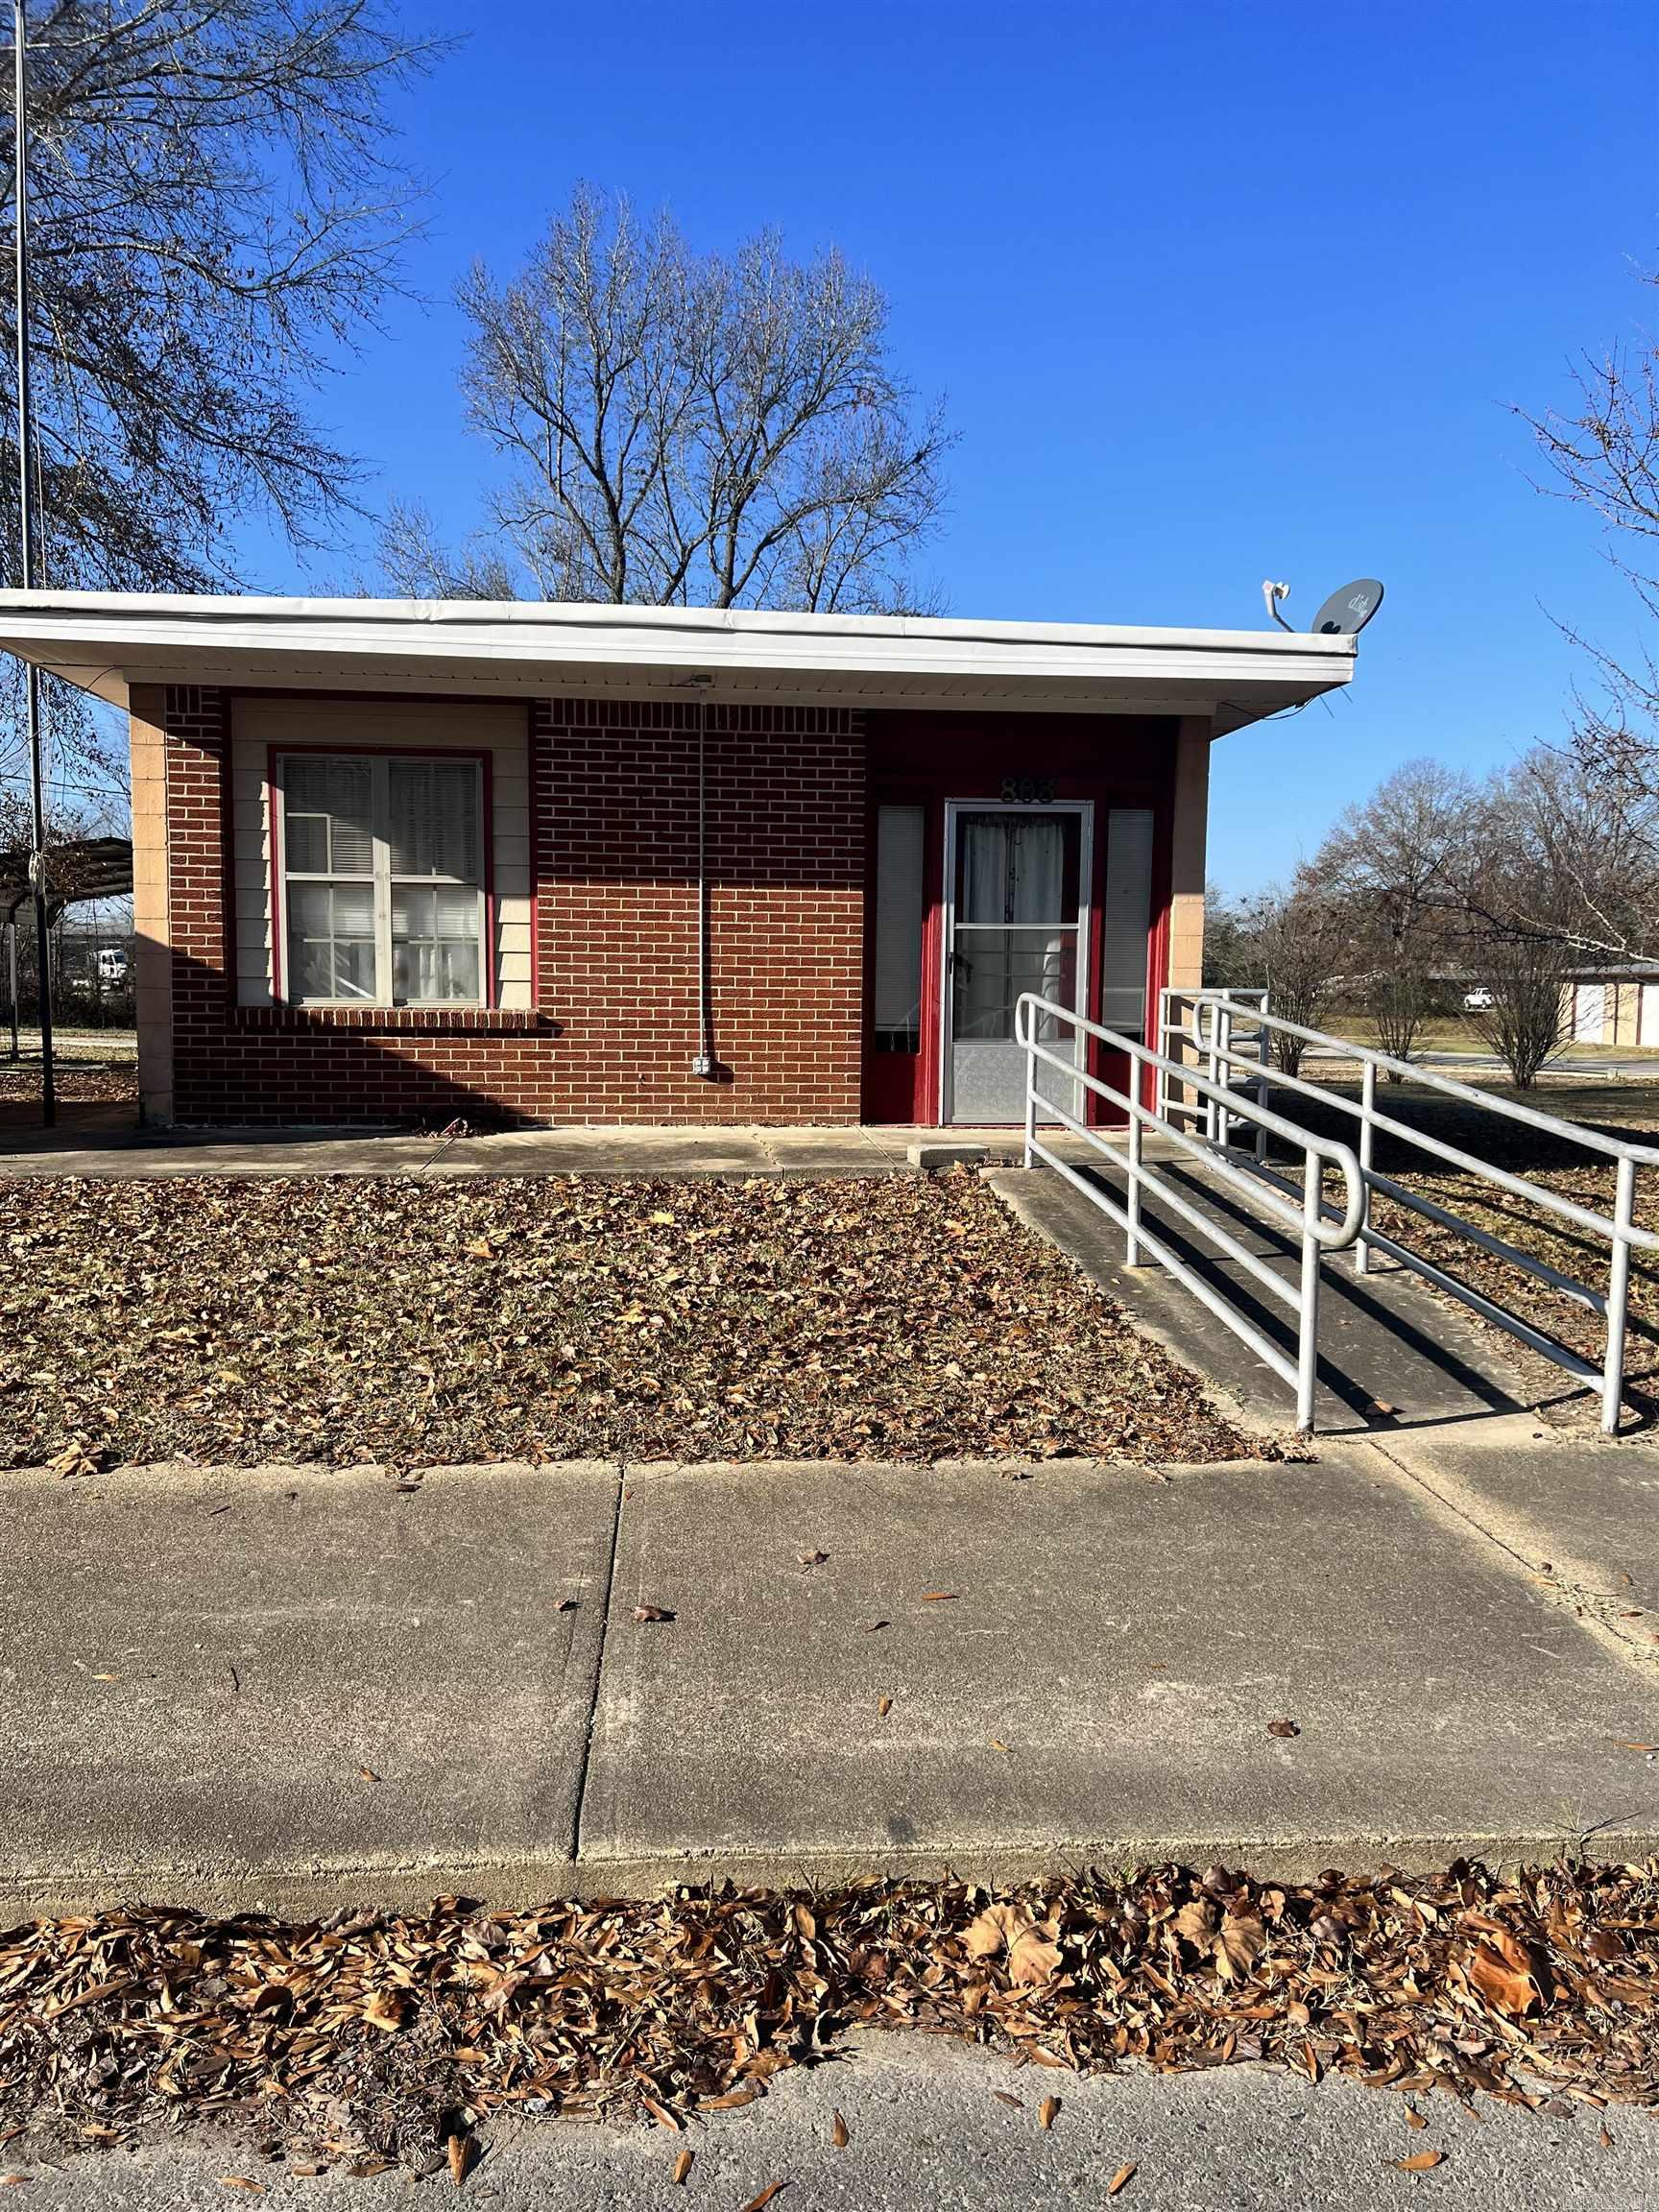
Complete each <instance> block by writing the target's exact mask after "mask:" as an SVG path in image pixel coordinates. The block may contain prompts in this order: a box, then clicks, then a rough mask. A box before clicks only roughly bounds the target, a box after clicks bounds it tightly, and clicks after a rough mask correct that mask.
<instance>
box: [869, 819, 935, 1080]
mask: <svg viewBox="0 0 1659 2212" xmlns="http://www.w3.org/2000/svg"><path fill="white" fill-rule="evenodd" d="M925 819H926V817H925V814H924V811H923V809H922V808H921V807H920V806H878V808H877V809H876V992H875V1003H874V1009H873V1011H874V1016H875V1019H874V1022H873V1026H874V1029H875V1032H876V1035H875V1045H876V1049H877V1051H878V1052H916V1051H919V1050H920V1049H921V1046H922V847H923V826H924V822H925Z"/></svg>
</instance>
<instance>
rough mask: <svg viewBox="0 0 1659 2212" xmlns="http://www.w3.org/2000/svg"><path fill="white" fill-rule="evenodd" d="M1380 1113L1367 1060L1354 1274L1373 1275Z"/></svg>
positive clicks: (1361, 1077) (1362, 1073) (1361, 1079)
mask: <svg viewBox="0 0 1659 2212" xmlns="http://www.w3.org/2000/svg"><path fill="white" fill-rule="evenodd" d="M1376 1111H1377V1063H1376V1061H1375V1060H1367V1061H1366V1062H1365V1063H1364V1065H1363V1067H1362V1068H1361V1070H1360V1073H1359V1173H1360V1175H1361V1176H1362V1177H1363V1178H1364V1180H1365V1211H1364V1213H1363V1214H1362V1215H1361V1216H1360V1221H1359V1236H1358V1240H1357V1241H1356V1243H1355V1246H1354V1272H1355V1274H1356V1275H1364V1274H1368V1273H1369V1272H1370V1262H1369V1260H1368V1258H1367V1256H1366V1250H1365V1231H1366V1230H1367V1229H1369V1228H1370V1226H1371V1181H1370V1177H1371V1153H1372V1148H1373V1146H1374V1145H1375V1143H1376V1141H1377V1129H1376V1124H1375V1122H1374V1121H1373V1119H1372V1117H1373V1115H1375V1113H1376Z"/></svg>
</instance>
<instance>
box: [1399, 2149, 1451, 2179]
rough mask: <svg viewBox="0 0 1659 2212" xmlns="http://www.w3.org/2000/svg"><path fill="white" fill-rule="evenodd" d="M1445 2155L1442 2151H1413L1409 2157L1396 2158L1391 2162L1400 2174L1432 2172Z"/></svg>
mask: <svg viewBox="0 0 1659 2212" xmlns="http://www.w3.org/2000/svg"><path fill="white" fill-rule="evenodd" d="M1445 2157H1446V2153H1445V2152H1444V2151H1413V2152H1412V2153H1411V2155H1410V2157H1409V2158H1396V2159H1394V2160H1392V2161H1391V2163H1392V2164H1393V2165H1395V2166H1397V2167H1398V2168H1399V2169H1400V2171H1401V2173H1402V2174H1432V2173H1433V2171H1434V2169H1435V2167H1436V2166H1439V2165H1441V2164H1442V2163H1443V2162H1444V2160H1445Z"/></svg>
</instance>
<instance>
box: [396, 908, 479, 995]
mask: <svg viewBox="0 0 1659 2212" xmlns="http://www.w3.org/2000/svg"><path fill="white" fill-rule="evenodd" d="M480 934H481V933H480V927H479V909H478V894H477V892H476V891H472V890H468V889H464V888H462V887H461V886H459V885H453V886H452V885H448V884H443V885H437V884H435V885H433V886H432V888H430V889H427V888H425V887H424V886H422V885H421V884H419V883H415V884H410V883H397V884H394V886H393V890H392V996H393V997H394V998H397V999H399V1000H404V1001H407V1002H409V1003H411V1004H415V1005H419V1004H421V1003H423V1002H435V1001H441V1000H445V999H455V998H460V999H466V1000H468V1001H469V1002H470V1003H472V1004H474V1005H475V1004H476V1003H477V1002H478V998H479V989H478V977H479V973H480V962H479V950H480Z"/></svg>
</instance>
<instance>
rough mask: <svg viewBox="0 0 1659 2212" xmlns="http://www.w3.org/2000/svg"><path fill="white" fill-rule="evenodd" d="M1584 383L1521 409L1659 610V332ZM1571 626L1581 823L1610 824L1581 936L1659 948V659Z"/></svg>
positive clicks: (1560, 483)
mask: <svg viewBox="0 0 1659 2212" xmlns="http://www.w3.org/2000/svg"><path fill="white" fill-rule="evenodd" d="M1645 281H1646V282H1647V283H1649V284H1654V283H1659V277H1656V276H1647V278H1646V279H1645ZM1575 383H1576V388H1577V402H1576V405H1575V408H1573V409H1570V410H1568V411H1565V412H1554V411H1552V412H1550V413H1547V414H1545V415H1542V416H1537V417H1534V416H1530V415H1526V414H1525V411H1524V410H1519V409H1518V410H1517V412H1518V413H1521V414H1523V419H1524V420H1525V421H1527V424H1528V426H1529V427H1530V429H1531V431H1532V434H1533V437H1534V439H1535V441H1536V443H1537V445H1538V449H1539V451H1540V453H1541V454H1542V455H1543V457H1544V459H1545V461H1546V463H1547V464H1548V466H1549V468H1550V470H1551V475H1552V477H1553V479H1554V481H1553V484H1552V485H1551V487H1549V488H1550V489H1551V490H1552V491H1554V492H1555V493H1556V494H1557V495H1558V496H1560V497H1563V498H1567V499H1571V500H1573V501H1575V502H1576V503H1578V504H1579V505H1581V506H1584V507H1586V508H1588V509H1589V510H1590V512H1591V513H1592V514H1593V515H1594V516H1595V517H1597V518H1598V520H1599V523H1600V525H1601V528H1602V530H1603V532H1604V534H1605V537H1606V541H1607V549H1608V553H1609V557H1610V558H1611V559H1612V561H1613V562H1614V564H1615V565H1616V566H1617V567H1618V568H1619V569H1620V570H1621V571H1622V572H1623V574H1624V576H1625V577H1626V578H1627V579H1628V580H1629V582H1630V584H1631V586H1632V588H1633V589H1634V591H1635V592H1636V595H1637V598H1638V600H1639V602H1640V604H1641V606H1642V607H1643V609H1644V610H1645V612H1646V613H1647V615H1648V616H1649V617H1659V341H1656V340H1655V338H1654V336H1653V335H1652V333H1651V332H1644V333H1642V334H1641V335H1639V336H1638V337H1637V338H1635V339H1634V340H1633V341H1632V342H1630V343H1629V344H1626V345H1624V346H1616V347H1613V348H1612V349H1609V350H1608V351H1607V352H1606V353H1605V354H1603V355H1602V356H1600V357H1599V358H1595V357H1591V356H1587V357H1586V358H1585V359H1584V360H1583V361H1582V362H1581V363H1580V365H1579V368H1578V370H1577V373H1576V376H1575ZM1562 627H1563V630H1564V633H1565V635H1566V636H1567V637H1570V638H1571V639H1572V640H1573V641H1574V642H1575V644H1578V645H1580V646H1582V647H1583V648H1584V650H1585V652H1586V653H1587V654H1588V656H1589V658H1590V661H1591V663H1592V667H1593V669H1594V672H1595V685H1596V688H1595V691H1594V692H1593V693H1591V694H1590V695H1588V696H1586V695H1583V694H1580V695H1579V696H1577V697H1576V698H1575V702H1574V712H1573V723H1572V731H1571V735H1570V738H1569V741H1568V743H1567V745H1566V746H1565V747H1563V748H1560V749H1558V750H1559V751H1560V753H1561V754H1562V757H1564V758H1565V759H1566V761H1567V762H1568V763H1569V765H1570V768H1571V770H1572V772H1573V773H1572V777H1571V779H1570V783H1575V784H1576V790H1575V791H1574V792H1573V793H1572V797H1573V801H1574V805H1573V808H1572V812H1573V813H1574V814H1575V816H1576V817H1577V827H1578V828H1579V829H1581V828H1582V827H1583V825H1584V822H1585V821H1586V820H1587V819H1592V818H1593V819H1594V820H1595V822H1596V824H1597V826H1598V829H1599V838H1598V840H1597V841H1596V842H1595V843H1594V844H1593V845H1592V846H1591V847H1590V848H1588V849H1586V848H1584V847H1583V846H1582V844H1581V845H1580V849H1579V851H1578V853H1577V855H1576V858H1575V874H1576V877H1577V878H1578V885H1579V890H1580V894H1581V896H1580V900H1579V906H1578V911H1576V912H1575V914H1574V915H1573V916H1572V918H1571V927H1572V931H1573V935H1574V940H1575V943H1576V944H1577V945H1578V946H1579V947H1580V948H1581V949H1582V950H1586V951H1594V952H1598V953H1602V954H1613V955H1616V956H1619V957H1622V958H1626V959H1630V958H1638V957H1651V956H1652V955H1653V953H1654V952H1655V950H1659V661H1656V660H1655V657H1654V653H1653V652H1652V650H1647V651H1644V652H1643V653H1642V654H1641V655H1640V656H1639V657H1638V659H1636V660H1635V661H1620V660H1617V659H1615V658H1614V656H1612V655H1611V654H1609V653H1607V652H1605V651H1603V650H1602V649H1601V648H1600V647H1599V646H1597V645H1596V644H1595V643H1594V642H1593V641H1591V640H1590V639H1588V638H1586V637H1583V636H1582V635H1581V634H1580V633H1579V632H1578V631H1576V630H1575V628H1573V627H1572V626H1571V625H1570V624H1563V625H1562ZM1610 854H1611V856H1612V857H1611V861H1610V860H1609V855H1610Z"/></svg>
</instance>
